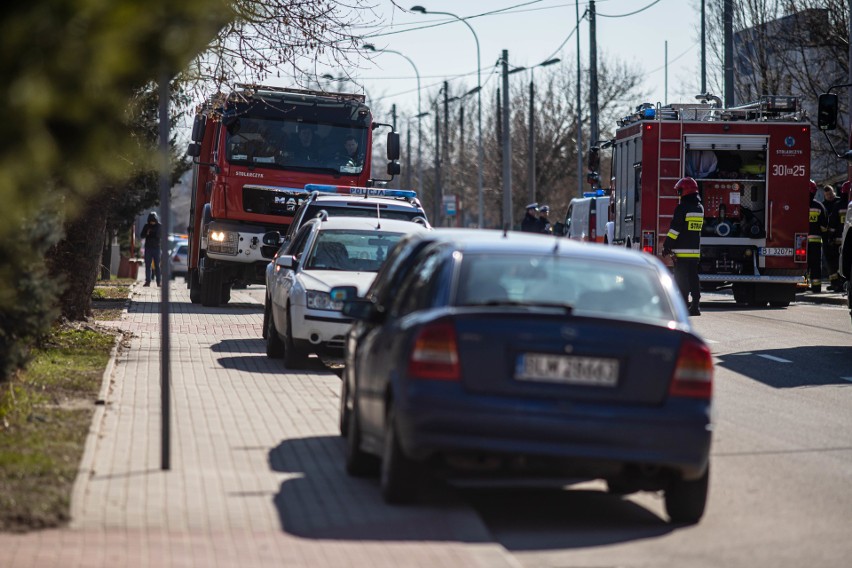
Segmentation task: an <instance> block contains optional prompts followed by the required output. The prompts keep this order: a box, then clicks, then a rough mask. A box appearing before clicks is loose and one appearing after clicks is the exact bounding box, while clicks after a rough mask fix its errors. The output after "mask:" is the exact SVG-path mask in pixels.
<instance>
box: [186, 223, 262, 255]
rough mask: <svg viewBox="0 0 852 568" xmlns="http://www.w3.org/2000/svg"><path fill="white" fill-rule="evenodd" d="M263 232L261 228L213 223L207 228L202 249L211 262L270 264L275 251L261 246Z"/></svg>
mask: <svg viewBox="0 0 852 568" xmlns="http://www.w3.org/2000/svg"><path fill="white" fill-rule="evenodd" d="M264 232H265V231H264V230H263V228H262V227H250V228H247V227H235V226H234V225H231V224H227V223H217V222H215V221H214V222H212V223H210V225H209V226H208V228H207V233H206V238H205V239H203V240H202V248H203V249H205V253H206V255H207V257H208V258H210V259H211V260H216V261H221V262H237V263H240V264H253V263H256V262H270V261H271V260H272V257H273V256H274V255H275V252H276V250H277V249H276V248H275V247H271V246H266V245H264V244H263V235H264Z"/></svg>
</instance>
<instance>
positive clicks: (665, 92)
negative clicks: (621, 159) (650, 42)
mask: <svg viewBox="0 0 852 568" xmlns="http://www.w3.org/2000/svg"><path fill="white" fill-rule="evenodd" d="M663 69H664V71H663V104H665V105H667V104H669V40H666V41H664V42H663ZM596 140H597V139H596Z"/></svg>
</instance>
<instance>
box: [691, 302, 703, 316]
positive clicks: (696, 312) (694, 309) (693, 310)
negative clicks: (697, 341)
mask: <svg viewBox="0 0 852 568" xmlns="http://www.w3.org/2000/svg"><path fill="white" fill-rule="evenodd" d="M689 315H691V316H700V315H701V310H700V309H699V307H698V300H692V303H691V304H689Z"/></svg>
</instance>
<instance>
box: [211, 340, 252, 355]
mask: <svg viewBox="0 0 852 568" xmlns="http://www.w3.org/2000/svg"><path fill="white" fill-rule="evenodd" d="M210 350H211V351H212V352H214V353H264V354H265V353H266V345H265V344H264V342H263V340H262V339H223V340H221V341H220V342H219V343H214V344H213V345H211V346H210Z"/></svg>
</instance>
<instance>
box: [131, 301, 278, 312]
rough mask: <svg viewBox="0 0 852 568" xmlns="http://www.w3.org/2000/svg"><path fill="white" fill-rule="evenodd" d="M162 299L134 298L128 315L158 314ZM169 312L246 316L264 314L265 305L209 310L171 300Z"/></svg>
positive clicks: (241, 304)
mask: <svg viewBox="0 0 852 568" xmlns="http://www.w3.org/2000/svg"><path fill="white" fill-rule="evenodd" d="M159 306H160V298H159V296H157V298H156V299H152V300H149V299H148V298H140V297H139V296H134V297H133V298H132V299H131V301H130V307H129V308H128V309H127V312H128V313H131V314H133V313H150V312H158V311H159V309H160V307H159ZM169 311H170V312H171V313H173V314H206V315H238V314H240V313H246V314H254V313H258V314H262V313H263V304H254V303H249V302H230V303H227V304H222V305H221V306H218V307H216V308H207V307H204V306H202V305H201V304H193V303H192V302H181V301H175V300H174V299H171V300H169Z"/></svg>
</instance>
